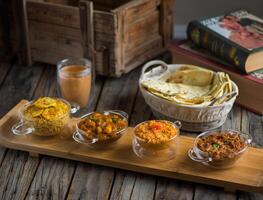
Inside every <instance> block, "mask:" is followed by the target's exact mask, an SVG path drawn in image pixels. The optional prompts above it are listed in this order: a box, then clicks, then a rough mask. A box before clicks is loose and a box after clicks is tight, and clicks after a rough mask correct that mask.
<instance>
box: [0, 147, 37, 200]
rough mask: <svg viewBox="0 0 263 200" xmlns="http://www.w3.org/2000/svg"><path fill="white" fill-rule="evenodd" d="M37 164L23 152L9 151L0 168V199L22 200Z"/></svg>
mask: <svg viewBox="0 0 263 200" xmlns="http://www.w3.org/2000/svg"><path fill="white" fill-rule="evenodd" d="M38 162H39V161H38V158H31V157H29V156H28V154H27V153H25V152H21V151H14V150H9V151H8V153H7V155H6V157H5V159H4V161H3V163H2V165H1V167H0V181H1V186H0V198H1V199H6V200H8V199H10V200H12V199H24V197H25V195H26V193H27V190H28V187H29V186H30V184H31V181H32V179H33V177H34V174H35V171H36V169H37V166H38Z"/></svg>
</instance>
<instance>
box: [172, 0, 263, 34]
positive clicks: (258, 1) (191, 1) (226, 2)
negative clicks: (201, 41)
mask: <svg viewBox="0 0 263 200" xmlns="http://www.w3.org/2000/svg"><path fill="white" fill-rule="evenodd" d="M243 8H245V9H246V10H248V11H249V12H251V13H252V14H254V15H256V16H258V17H260V18H263V11H262V9H263V1H262V0H239V1H237V0H232V1H231V0H214V1H211V0H176V1H175V4H174V32H173V37H174V38H176V39H183V38H185V37H186V34H185V30H186V26H187V24H188V23H189V21H191V20H193V19H199V18H202V17H206V16H216V15H221V14H222V13H227V12H229V11H233V10H238V9H243Z"/></svg>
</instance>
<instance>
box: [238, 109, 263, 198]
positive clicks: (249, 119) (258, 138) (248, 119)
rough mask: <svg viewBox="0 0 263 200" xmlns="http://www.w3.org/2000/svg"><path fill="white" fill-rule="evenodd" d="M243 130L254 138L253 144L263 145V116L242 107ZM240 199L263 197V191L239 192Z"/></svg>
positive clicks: (256, 145)
mask: <svg viewBox="0 0 263 200" xmlns="http://www.w3.org/2000/svg"><path fill="white" fill-rule="evenodd" d="M241 130H242V131H243V132H246V133H250V134H251V135H252V138H253V146H255V147H258V148H262V147H263V134H262V133H263V116H262V115H257V114H255V113H252V112H249V111H247V110H246V109H242V122H241ZM238 199H239V200H251V199H255V200H256V199H263V194H262V193H252V192H249V193H248V192H239V193H238Z"/></svg>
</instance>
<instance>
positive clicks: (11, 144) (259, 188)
mask: <svg viewBox="0 0 263 200" xmlns="http://www.w3.org/2000/svg"><path fill="white" fill-rule="evenodd" d="M26 102H27V101H25V100H22V101H21V102H20V103H19V104H17V105H16V106H15V107H14V108H13V109H12V110H11V111H10V112H9V113H7V114H6V115H5V116H4V117H3V118H2V119H1V120H0V144H1V145H3V146H5V147H7V148H11V149H17V150H22V151H27V152H29V153H30V154H32V155H38V154H42V155H49V156H55V157H60V158H65V159H71V160H77V161H82V162H87V163H93V164H98V165H104V166H109V167H116V168H120V169H126V170H131V171H136V172H142V173H147V174H152V175H157V176H164V177H168V178H174V179H180V180H186V181H192V182H197V183H204V184H210V185H215V186H220V187H224V188H225V189H226V190H228V191H235V190H245V191H253V192H263V150H262V149H257V148H252V147H250V148H249V150H248V152H247V153H246V154H245V155H244V156H243V158H242V159H241V160H240V161H239V162H238V164H237V165H236V166H234V167H233V168H231V169H225V170H216V169H211V168H209V167H206V166H204V165H202V164H200V163H196V162H193V161H191V160H190V159H189V158H188V156H187V151H188V149H189V148H191V147H192V145H193V140H194V138H191V137H186V136H180V139H179V141H180V145H179V148H178V152H177V155H176V157H175V158H174V159H173V160H170V161H167V162H159V163H151V162H148V161H145V160H142V159H140V158H138V157H137V156H136V155H135V154H134V153H133V151H132V145H131V136H132V131H133V128H129V129H128V131H127V133H126V134H125V135H124V136H123V137H122V138H121V139H120V140H119V142H118V143H116V145H115V146H113V147H112V149H107V150H95V149H90V148H88V147H87V146H85V145H83V144H79V143H77V142H75V141H73V139H72V138H71V135H70V134H69V133H68V134H65V135H62V136H56V137H48V138H43V137H37V136H33V135H27V136H15V135H13V134H12V133H11V127H12V125H13V124H14V123H16V122H17V121H18V120H19V119H18V116H17V111H18V109H19V107H21V106H22V105H23V104H25V103H26Z"/></svg>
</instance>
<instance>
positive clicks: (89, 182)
mask: <svg viewBox="0 0 263 200" xmlns="http://www.w3.org/2000/svg"><path fill="white" fill-rule="evenodd" d="M139 71H140V70H136V71H133V72H131V73H130V74H128V75H125V76H123V77H122V78H120V79H112V78H107V79H105V78H102V77H98V78H97V81H96V89H95V95H94V96H93V100H92V101H91V103H90V106H89V108H88V110H89V111H90V110H94V109H99V110H104V109H123V110H125V111H127V112H128V113H129V114H130V124H131V125H135V124H137V123H139V122H141V121H143V120H146V119H150V118H153V116H152V113H151V111H150V109H149V107H148V106H147V105H146V104H145V102H144V100H143V97H142V96H141V94H140V92H139V91H138V88H137V80H138V78H139ZM0 72H1V73H0V102H1V106H0V115H1V116H3V115H4V114H5V113H6V112H7V111H8V110H9V109H10V108H11V107H12V106H14V105H15V104H16V103H17V102H18V101H19V100H20V99H22V98H26V99H31V98H36V97H39V96H43V95H54V94H55V90H56V78H55V74H56V72H55V68H54V67H53V66H49V65H43V64H42V65H39V64H38V65H35V66H33V67H25V66H17V65H14V66H10V65H5V64H1V65H0ZM224 128H232V129H237V130H242V131H245V132H249V133H251V134H252V135H253V138H254V145H256V146H258V147H260V146H263V134H262V133H263V117H262V116H258V115H256V114H254V113H251V112H249V111H246V110H245V109H242V108H240V107H238V106H235V107H234V109H233V110H232V112H231V114H230V115H229V117H228V119H227V121H226V123H225V124H224ZM182 134H187V133H182ZM188 134H189V133H188ZM0 181H1V185H0V199H196V200H201V199H202V200H203V199H229V200H230V199H231V200H232V199H244V200H246V199H262V198H263V195H262V194H258V193H246V192H234V193H230V192H225V191H224V190H223V189H222V188H217V187H212V186H206V185H201V184H193V183H190V182H183V181H175V180H171V179H166V178H161V177H154V176H149V175H144V174H140V173H134V172H129V171H123V170H117V169H113V168H107V167H100V166H96V165H90V164H84V163H80V162H74V161H69V160H63V159H56V158H51V157H48V156H45V157H39V158H32V157H29V156H28V154H26V153H24V152H21V151H14V150H6V149H5V148H1V149H0Z"/></svg>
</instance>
